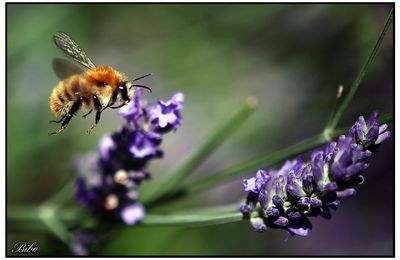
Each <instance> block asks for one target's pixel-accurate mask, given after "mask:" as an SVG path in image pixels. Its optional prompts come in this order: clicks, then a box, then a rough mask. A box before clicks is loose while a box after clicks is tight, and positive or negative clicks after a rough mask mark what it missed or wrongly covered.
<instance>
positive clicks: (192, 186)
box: [147, 114, 392, 207]
mask: <svg viewBox="0 0 400 260" xmlns="http://www.w3.org/2000/svg"><path fill="white" fill-rule="evenodd" d="M380 121H381V123H387V122H391V121H392V115H390V114H386V115H383V116H381V118H380ZM350 127H351V126H348V127H344V128H340V129H338V130H336V131H334V132H333V133H331V134H330V135H326V134H318V135H316V136H314V137H311V138H309V139H307V140H305V141H302V142H300V143H298V144H295V145H292V146H289V147H287V148H284V149H282V150H279V151H276V152H274V153H271V154H268V155H266V156H263V157H260V158H256V159H253V160H250V161H247V162H244V163H241V164H239V165H236V166H233V167H231V168H228V169H225V170H222V171H219V172H216V173H213V174H211V175H209V176H207V177H204V178H201V179H199V180H195V181H192V182H190V183H188V184H185V185H182V186H181V187H180V188H179V189H177V190H176V191H175V192H173V193H170V194H167V195H166V196H164V197H163V198H162V199H159V200H157V201H154V202H153V203H151V204H148V205H147V206H148V207H154V206H157V205H160V204H162V203H166V202H168V201H171V200H176V199H178V198H181V197H184V196H187V195H189V194H194V193H197V192H200V191H203V190H206V189H209V188H212V187H214V186H216V185H218V184H220V183H222V182H224V181H226V180H228V179H230V178H233V177H236V176H239V175H243V173H246V172H254V171H256V170H257V169H260V168H268V167H271V166H274V165H275V164H277V163H280V162H282V161H284V160H286V159H288V158H293V157H295V156H296V155H298V154H301V153H304V152H307V151H310V150H312V149H314V148H317V147H319V146H321V145H323V144H325V143H327V142H330V141H331V140H332V139H334V138H337V137H338V136H339V135H341V134H344V133H346V132H347V131H348V130H349V129H350Z"/></svg>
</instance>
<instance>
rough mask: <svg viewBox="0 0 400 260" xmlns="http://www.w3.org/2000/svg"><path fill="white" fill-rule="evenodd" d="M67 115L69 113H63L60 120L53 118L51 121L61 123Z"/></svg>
mask: <svg viewBox="0 0 400 260" xmlns="http://www.w3.org/2000/svg"><path fill="white" fill-rule="evenodd" d="M66 116H67V114H65V115H63V116H62V117H61V118H60V120H57V121H56V120H51V121H49V122H50V123H57V124H58V123H61V121H63V120H64V118H65V117H66Z"/></svg>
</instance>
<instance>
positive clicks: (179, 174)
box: [141, 97, 257, 204]
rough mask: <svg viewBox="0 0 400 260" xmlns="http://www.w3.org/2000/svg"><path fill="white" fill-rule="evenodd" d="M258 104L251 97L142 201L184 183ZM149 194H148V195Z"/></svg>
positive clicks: (142, 200) (153, 199)
mask: <svg viewBox="0 0 400 260" xmlns="http://www.w3.org/2000/svg"><path fill="white" fill-rule="evenodd" d="M256 105H257V99H256V98H255V97H249V98H247V100H246V103H245V104H244V105H243V106H242V108H241V109H240V110H239V111H238V112H237V113H236V114H235V115H234V116H233V117H232V118H231V119H229V120H228V121H226V122H225V123H224V124H223V125H222V126H221V127H219V128H218V129H217V130H216V131H214V132H213V134H212V135H211V136H210V137H209V138H207V141H206V142H205V143H204V144H203V145H202V146H201V147H200V148H199V149H198V150H197V151H196V152H195V153H194V154H193V155H192V156H191V157H190V158H189V159H188V160H187V161H186V162H185V163H183V164H182V166H181V167H180V168H178V169H177V170H175V171H173V172H171V173H169V174H167V175H165V177H164V179H163V181H161V183H160V184H159V185H157V187H155V188H153V192H147V193H144V194H142V199H141V202H143V203H146V204H150V203H152V201H155V200H157V199H159V198H161V197H163V196H164V195H165V194H167V193H169V192H171V191H172V190H173V189H174V188H176V187H177V186H178V185H180V184H181V183H182V181H183V180H184V179H185V178H186V177H187V176H188V175H189V174H190V173H192V172H193V171H194V170H195V169H196V168H197V167H198V166H199V165H200V164H201V163H202V162H203V161H204V160H205V159H206V158H207V157H208V156H210V155H211V153H212V152H213V151H214V150H215V149H216V148H217V147H218V146H219V145H221V144H222V143H223V142H224V141H225V140H226V139H227V138H228V137H229V136H230V135H231V134H233V133H234V132H235V131H236V130H237V129H239V127H238V126H239V125H240V124H241V123H243V122H244V121H245V120H246V119H247V118H248V117H249V115H250V113H251V112H253V111H254V109H255V107H256ZM146 195H147V196H146Z"/></svg>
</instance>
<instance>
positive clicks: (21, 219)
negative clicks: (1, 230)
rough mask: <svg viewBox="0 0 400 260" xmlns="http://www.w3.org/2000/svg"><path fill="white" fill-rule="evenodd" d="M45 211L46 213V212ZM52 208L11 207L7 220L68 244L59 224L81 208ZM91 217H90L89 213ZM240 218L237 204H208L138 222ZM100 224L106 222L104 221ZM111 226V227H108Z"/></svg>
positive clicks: (188, 222)
mask: <svg viewBox="0 0 400 260" xmlns="http://www.w3.org/2000/svg"><path fill="white" fill-rule="evenodd" d="M30 210H32V211H31V213H29V214H26V215H21V214H20V213H22V212H27V211H30ZM46 210H47V212H45V211H46ZM53 210H54V209H53V208H48V209H45V211H43V210H39V209H37V208H36V209H34V208H31V207H30V206H13V207H10V208H9V209H8V213H9V214H8V215H7V220H8V221H11V222H14V223H16V225H11V228H18V226H19V225H20V224H24V223H25V224H26V223H32V224H31V225H24V228H26V229H30V230H38V227H43V228H40V229H39V230H41V229H44V230H46V228H47V230H50V231H51V232H52V233H54V234H55V235H56V236H57V237H59V238H60V239H61V240H62V241H64V242H65V243H67V244H68V241H70V239H71V235H70V234H69V233H66V230H67V229H66V226H65V225H63V224H62V221H63V220H68V221H69V222H71V221H72V220H73V222H71V224H73V225H75V224H78V223H80V222H82V220H84V218H85V217H83V216H82V215H81V214H80V211H79V210H77V208H76V207H74V208H64V209H58V210H57V211H53ZM55 215H57V216H64V215H67V216H69V217H68V218H67V219H65V218H62V219H58V218H56V217H54V216H55ZM89 219H90V216H89ZM242 219H243V216H242V214H241V213H240V212H239V211H238V206H237V204H231V205H223V206H218V207H211V208H210V207H207V208H201V209H190V210H187V211H174V212H166V213H151V212H149V213H148V214H147V215H146V217H145V218H144V219H143V220H142V221H141V225H145V226H148V225H151V226H152V225H162V226H205V225H216V224H224V223H231V222H237V221H240V220H242ZM99 224H101V223H100V222H93V221H92V222H91V223H89V225H90V227H94V226H95V225H99ZM101 225H107V223H103V224H101ZM112 227H114V228H115V227H125V228H126V225H123V224H120V225H118V223H114V224H113V225H112ZM110 228H111V226H110Z"/></svg>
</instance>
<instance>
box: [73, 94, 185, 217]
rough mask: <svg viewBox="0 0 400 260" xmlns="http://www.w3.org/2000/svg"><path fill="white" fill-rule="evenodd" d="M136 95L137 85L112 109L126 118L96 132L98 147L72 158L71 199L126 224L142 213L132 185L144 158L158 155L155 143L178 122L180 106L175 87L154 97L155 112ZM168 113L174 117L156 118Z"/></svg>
mask: <svg viewBox="0 0 400 260" xmlns="http://www.w3.org/2000/svg"><path fill="white" fill-rule="evenodd" d="M140 96H141V91H140V89H138V90H136V94H135V97H134V98H133V99H132V100H131V102H130V103H129V104H128V105H127V106H124V107H122V108H121V109H120V110H119V112H118V115H119V116H120V117H122V118H124V119H126V123H125V124H124V125H123V126H122V127H121V128H120V129H119V130H117V131H115V132H114V133H111V134H109V135H105V136H103V137H102V138H101V140H100V142H99V145H98V153H90V154H88V155H85V156H80V157H78V158H77V159H76V160H75V168H76V169H77V171H78V172H79V173H80V176H79V177H78V180H77V182H76V194H75V197H76V201H77V202H78V203H79V204H81V205H82V206H84V207H85V208H87V209H88V210H89V211H91V212H92V213H94V214H96V216H98V217H102V218H106V219H120V220H121V221H123V222H124V223H126V224H128V225H134V224H136V223H138V222H140V220H142V219H143V218H144V216H145V209H144V207H143V206H142V205H140V204H139V203H138V202H137V200H138V197H139V194H138V192H137V189H138V187H139V185H140V184H141V182H142V181H143V180H144V179H146V178H147V177H148V176H149V174H148V173H147V172H146V171H145V167H146V165H147V163H148V162H149V161H150V160H151V159H155V158H159V157H161V156H162V151H161V150H160V149H159V148H158V147H159V145H160V144H161V141H162V135H164V134H166V133H167V132H168V131H169V130H172V129H176V128H177V127H178V126H179V125H180V123H181V116H180V112H179V111H180V110H181V109H182V108H183V94H182V93H177V94H174V95H173V96H172V97H171V99H170V100H168V101H166V102H162V101H158V103H157V106H160V107H161V108H162V109H161V112H160V114H159V115H158V116H157V117H155V116H154V115H153V116H151V115H150V113H149V111H153V110H154V107H153V106H149V105H147V103H146V102H145V101H143V100H141V99H140ZM170 114H171V115H172V114H173V115H174V116H175V117H174V120H172V119H171V118H172V117H170V119H168V120H167V121H166V122H167V123H166V124H164V123H159V122H161V121H163V120H165V119H164V118H163V117H164V116H166V115H170ZM166 117H169V116H166ZM160 118H162V119H160ZM155 119H157V120H158V119H160V120H159V121H157V125H154V122H155V121H154V120H155ZM163 122H164V121H163ZM161 126H163V127H164V129H161ZM167 128H168V129H167Z"/></svg>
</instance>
